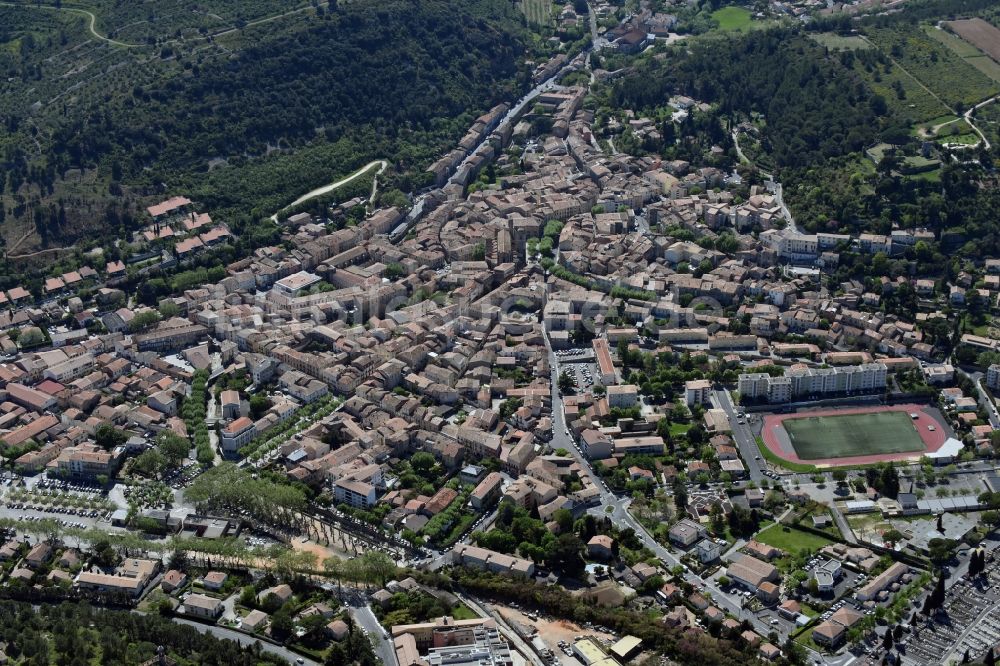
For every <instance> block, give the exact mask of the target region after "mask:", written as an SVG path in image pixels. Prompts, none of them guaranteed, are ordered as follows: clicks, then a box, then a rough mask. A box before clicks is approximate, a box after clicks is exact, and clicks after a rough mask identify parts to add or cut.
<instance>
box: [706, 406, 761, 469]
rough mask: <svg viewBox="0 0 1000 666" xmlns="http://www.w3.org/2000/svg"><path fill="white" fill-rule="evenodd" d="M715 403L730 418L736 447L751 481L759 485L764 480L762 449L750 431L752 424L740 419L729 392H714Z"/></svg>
mask: <svg viewBox="0 0 1000 666" xmlns="http://www.w3.org/2000/svg"><path fill="white" fill-rule="evenodd" d="M712 401H713V403H714V404H715V405H716V406H717V407H718V408H719V409H721V410H723V411H724V412H726V416H728V417H729V425H730V426H731V427H732V435H733V441H735V442H736V446H737V448H738V449H739V451H740V455H741V456H743V460H744V462H745V463H746V466H747V473H748V474H749V475H750V480H751V481H753V482H755V483H759V482H760V481H761V479H763V478H764V470H763V468H762V464H763V461H762V460H761V459H760V449H758V448H757V438H756V437H754V434H753V430H751V429H750V424H749V423H746V419H745V418H744V419H742V421H743V423H741V422H740V421H741V419H740V418H738V412H737V411H736V407H735V406H734V405H733V401H732V400H731V399H730V397H729V392H728V391H726V390H719V391H713V392H712Z"/></svg>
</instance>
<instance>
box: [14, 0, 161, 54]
mask: <svg viewBox="0 0 1000 666" xmlns="http://www.w3.org/2000/svg"><path fill="white" fill-rule="evenodd" d="M0 7H16V8H18V9H49V10H52V11H64V12H72V13H74V14H79V15H81V16H84V17H86V18H87V19H89V21H90V22H89V23H88V24H87V30H88V31H89V32H90V34H91V35H93V36H94V37H96V38H97V39H99V40H101V41H102V42H105V43H107V44H112V45H114V46H122V47H125V48H130V49H131V48H137V47H140V46H142V44H127V43H125V42H119V41H118V40H117V39H111V38H110V37H107V36H105V35H102V34H101V33H99V32H97V17H96V16H94V15H93V14H92V13H91V12H88V11H87V10H86V9H77V8H76V7H55V6H52V5H40V4H34V5H30V4H27V3H23V4H16V5H15V4H13V3H10V2H0Z"/></svg>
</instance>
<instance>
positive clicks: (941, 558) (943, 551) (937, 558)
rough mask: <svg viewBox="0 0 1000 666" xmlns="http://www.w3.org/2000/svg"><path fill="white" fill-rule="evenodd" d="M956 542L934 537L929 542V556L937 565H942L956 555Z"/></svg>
mask: <svg viewBox="0 0 1000 666" xmlns="http://www.w3.org/2000/svg"><path fill="white" fill-rule="evenodd" d="M954 549H955V542H954V541H953V540H951V539H941V538H936V537H935V538H934V539H931V540H930V541H928V542H927V551H928V558H929V559H930V561H931V562H933V563H934V564H935V565H936V566H941V565H943V564H945V563H946V562H948V561H949V560H951V558H952V556H953V555H954Z"/></svg>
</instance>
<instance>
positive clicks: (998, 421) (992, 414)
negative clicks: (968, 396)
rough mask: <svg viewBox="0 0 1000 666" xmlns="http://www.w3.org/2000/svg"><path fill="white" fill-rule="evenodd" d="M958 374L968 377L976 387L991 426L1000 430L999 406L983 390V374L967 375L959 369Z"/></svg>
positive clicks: (980, 402) (971, 373)
mask: <svg viewBox="0 0 1000 666" xmlns="http://www.w3.org/2000/svg"><path fill="white" fill-rule="evenodd" d="M958 372H960V373H962V374H966V375H968V377H969V379H971V380H972V383H973V384H975V385H976V393H977V394H978V395H979V404H980V405H981V406H982V407H984V408H986V414H987V416H989V419H990V425H991V426H993V427H994V428H1000V414H997V406H996V404H995V403H994V402H993V399H992V398H991V397H990V394H989V393H988V392H987V391H986V389H984V388H983V384H982V382H983V379H984V375H983V373H981V372H969V373H966V372H965V371H964V370H961V369H959V370H958Z"/></svg>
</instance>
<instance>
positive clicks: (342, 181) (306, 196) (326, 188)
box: [271, 160, 389, 223]
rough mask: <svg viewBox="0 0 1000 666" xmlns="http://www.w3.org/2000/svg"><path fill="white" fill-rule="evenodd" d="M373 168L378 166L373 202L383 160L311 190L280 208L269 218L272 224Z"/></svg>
mask: <svg viewBox="0 0 1000 666" xmlns="http://www.w3.org/2000/svg"><path fill="white" fill-rule="evenodd" d="M375 166H378V167H379V170H378V171H377V172H376V173H375V181H374V182H373V183H372V194H371V201H374V199H375V186H376V184H377V182H378V176H379V174H381V173H382V172H383V171H385V170H386V168H387V167H388V166H389V163H388V162H386V161H385V160H375V161H373V162H369V163H368V164H366V165H365V166H363V167H361V168H360V169H358V170H357V171H355V172H354V173H352V174H351V175H350V176H347V177H346V178H341V179H340V180H338V181H336V182H334V183H330V184H329V185H324V186H323V187H317V188H316V189H315V190H313V191H311V192H307V193H306V194H303V195H302V196H301V197H299V198H298V199H296V200H295V201H293V202H292V203H290V204H288V205H287V206H285V207H284V208H282V209H281V210H279V211H278V212H277V213H275V214H274V215H272V216H271V220H272V221H273V222H275V223H277V221H278V215H280V214H281V213H282V212H284V211H286V210H288V209H289V208H294V207H295V206H298V205H299V204H302V203H305V202H306V201H309V200H310V199H315V198H316V197H319V196H323V195H324V194H327V193H329V192H333V191H334V190H335V189H337V188H338V187H343V186H344V185H347V184H348V183H350V182H351V181H353V180H356V179H358V178H360V177H361V176H363V175H365V174H366V173H368V172H369V171H371V170H372V168H373V167H375Z"/></svg>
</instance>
